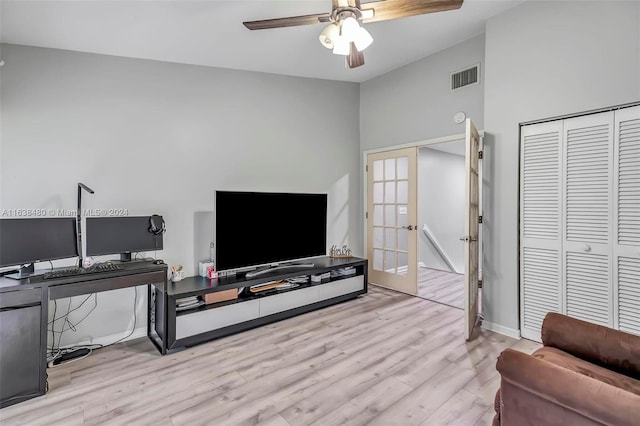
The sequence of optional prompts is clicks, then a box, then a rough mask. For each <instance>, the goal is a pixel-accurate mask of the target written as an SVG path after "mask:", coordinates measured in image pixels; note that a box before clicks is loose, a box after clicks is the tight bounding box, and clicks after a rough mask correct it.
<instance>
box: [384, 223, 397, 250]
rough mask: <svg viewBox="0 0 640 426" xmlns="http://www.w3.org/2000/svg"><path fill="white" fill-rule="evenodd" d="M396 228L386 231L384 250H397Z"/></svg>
mask: <svg viewBox="0 0 640 426" xmlns="http://www.w3.org/2000/svg"><path fill="white" fill-rule="evenodd" d="M395 231H396V230H395V228H385V229H384V248H386V249H389V250H395V249H396V232H395Z"/></svg>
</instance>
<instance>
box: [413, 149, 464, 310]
mask: <svg viewBox="0 0 640 426" xmlns="http://www.w3.org/2000/svg"><path fill="white" fill-rule="evenodd" d="M465 190H466V166H465V141H464V140H462V139H461V140H455V141H448V142H442V143H437V144H431V145H426V146H422V147H419V149H418V228H419V233H418V293H417V296H419V297H421V298H423V299H428V300H431V301H434V302H438V303H442V304H445V305H448V306H452V307H455V308H458V309H463V308H464V274H465V258H464V238H463V236H464V233H465V229H464V226H465V202H466V198H465Z"/></svg>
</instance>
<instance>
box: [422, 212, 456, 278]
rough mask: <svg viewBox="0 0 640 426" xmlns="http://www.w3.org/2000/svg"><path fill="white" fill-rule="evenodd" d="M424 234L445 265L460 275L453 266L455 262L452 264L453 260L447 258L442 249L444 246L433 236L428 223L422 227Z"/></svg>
mask: <svg viewBox="0 0 640 426" xmlns="http://www.w3.org/2000/svg"><path fill="white" fill-rule="evenodd" d="M422 232H424V235H426V236H427V239H428V240H429V241H430V242H431V244H432V245H433V247H434V248H435V249H436V251H437V252H438V254H439V255H440V257H441V258H442V260H443V261H444V263H446V264H447V266H448V267H449V270H450V271H451V272H455V273H456V274H457V273H459V272H458V271H457V270H456V268H455V266H453V262H451V259H449V256H447V254H446V253H445V252H444V250H443V249H442V246H441V245H440V243H439V242H438V240H437V239H436V237H435V236H434V235H433V232H431V230H430V229H429V227H428V226H427V224H426V223H425V224H424V226H423V227H422Z"/></svg>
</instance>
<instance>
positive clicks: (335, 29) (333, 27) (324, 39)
mask: <svg viewBox="0 0 640 426" xmlns="http://www.w3.org/2000/svg"><path fill="white" fill-rule="evenodd" d="M338 37H340V27H339V26H338V25H337V24H335V23H333V22H332V23H331V24H329V25H327V26H326V27H325V29H324V30H322V32H321V33H320V36H319V39H320V44H322V45H323V46H324V47H326V48H327V49H333V47H334V45H335V40H336V39H337V38H338Z"/></svg>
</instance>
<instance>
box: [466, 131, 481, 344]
mask: <svg viewBox="0 0 640 426" xmlns="http://www.w3.org/2000/svg"><path fill="white" fill-rule="evenodd" d="M465 143H466V151H465V165H466V167H465V169H466V198H465V227H464V229H465V236H464V238H463V240H464V253H465V270H464V275H465V277H464V278H465V286H464V314H465V315H464V337H465V339H466V340H470V339H471V338H472V335H473V329H474V327H475V326H476V324H477V322H478V321H477V319H478V284H479V280H480V250H479V247H480V241H479V236H480V225H479V223H480V221H479V218H480V184H479V175H480V173H479V164H478V163H479V161H478V160H479V151H480V135H479V134H478V130H476V127H475V126H474V125H473V122H472V121H471V119H469V118H467V122H466V136H465Z"/></svg>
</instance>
